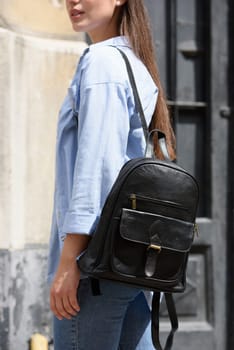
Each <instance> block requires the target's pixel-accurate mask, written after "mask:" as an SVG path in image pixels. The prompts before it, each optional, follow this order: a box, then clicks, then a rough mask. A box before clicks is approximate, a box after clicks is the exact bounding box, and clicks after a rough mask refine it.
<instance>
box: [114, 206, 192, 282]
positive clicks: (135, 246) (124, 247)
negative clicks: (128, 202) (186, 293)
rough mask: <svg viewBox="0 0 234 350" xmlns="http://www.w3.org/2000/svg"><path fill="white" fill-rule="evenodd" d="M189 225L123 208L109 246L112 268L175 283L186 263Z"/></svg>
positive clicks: (121, 272)
mask: <svg viewBox="0 0 234 350" xmlns="http://www.w3.org/2000/svg"><path fill="white" fill-rule="evenodd" d="M193 236H194V225H193V224H192V223H189V222H186V221H182V220H178V219H175V218H169V217H166V216H162V215H157V214H152V213H148V212H141V211H136V210H131V209H123V210H122V215H121V219H120V224H119V229H118V232H116V235H115V238H114V243H113V245H112V247H113V248H112V249H113V251H112V268H113V270H114V271H115V272H118V273H120V274H123V275H126V276H135V277H144V278H146V277H147V278H150V279H157V280H164V281H168V282H172V281H175V280H176V279H177V278H178V276H179V275H180V274H181V271H182V270H183V268H184V264H185V263H186V260H187V253H188V251H189V250H190V248H191V244H192V242H193Z"/></svg>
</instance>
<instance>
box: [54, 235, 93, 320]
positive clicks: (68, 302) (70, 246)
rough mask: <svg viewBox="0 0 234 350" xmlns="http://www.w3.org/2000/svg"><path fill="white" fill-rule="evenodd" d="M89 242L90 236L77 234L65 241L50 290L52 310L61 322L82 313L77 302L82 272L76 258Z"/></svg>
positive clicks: (68, 236) (69, 236)
mask: <svg viewBox="0 0 234 350" xmlns="http://www.w3.org/2000/svg"><path fill="white" fill-rule="evenodd" d="M88 241H89V237H88V236H86V235H76V234H68V235H67V237H66V238H65V240H64V246H63V250H62V254H61V258H60V262H59V266H58V269H57V272H56V275H55V278H54V280H53V283H52V285H51V289H50V308H51V310H52V312H53V313H54V315H55V316H56V317H57V318H58V319H59V320H62V319H63V318H67V319H71V317H72V316H75V315H76V314H77V312H79V311H80V306H79V304H78V300H77V289H78V286H79V282H80V271H79V268H78V266H77V263H76V257H77V256H78V255H79V254H80V253H81V252H82V251H83V250H84V249H85V248H86V247H87V245H88Z"/></svg>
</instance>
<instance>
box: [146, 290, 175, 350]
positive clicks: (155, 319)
mask: <svg viewBox="0 0 234 350" xmlns="http://www.w3.org/2000/svg"><path fill="white" fill-rule="evenodd" d="M164 296H165V300H166V304H167V310H168V315H169V318H170V322H171V331H170V333H169V335H168V337H167V341H166V345H165V348H164V350H170V349H171V348H172V345H173V339H174V334H175V332H176V330H177V329H178V318H177V313H176V308H175V303H174V299H173V296H172V294H171V293H164ZM159 309H160V292H154V295H153V300H152V314H151V318H152V320H151V331H152V340H153V344H154V347H155V348H156V349H157V350H163V348H162V346H161V343H160V340H159Z"/></svg>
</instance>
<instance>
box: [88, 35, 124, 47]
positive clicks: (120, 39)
mask: <svg viewBox="0 0 234 350" xmlns="http://www.w3.org/2000/svg"><path fill="white" fill-rule="evenodd" d="M100 46H128V47H130V44H129V41H128V39H127V38H126V36H116V37H114V38H111V39H107V40H104V41H100V42H98V43H95V44H91V45H90V46H89V49H90V50H93V49H95V48H96V47H100Z"/></svg>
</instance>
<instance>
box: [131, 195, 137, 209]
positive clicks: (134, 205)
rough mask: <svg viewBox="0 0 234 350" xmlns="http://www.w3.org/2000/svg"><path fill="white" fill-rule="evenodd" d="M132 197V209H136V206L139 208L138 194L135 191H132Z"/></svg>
mask: <svg viewBox="0 0 234 350" xmlns="http://www.w3.org/2000/svg"><path fill="white" fill-rule="evenodd" d="M130 199H131V202H132V209H134V210H136V208H137V202H136V195H135V194H134V193H132V194H131V195H130Z"/></svg>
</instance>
